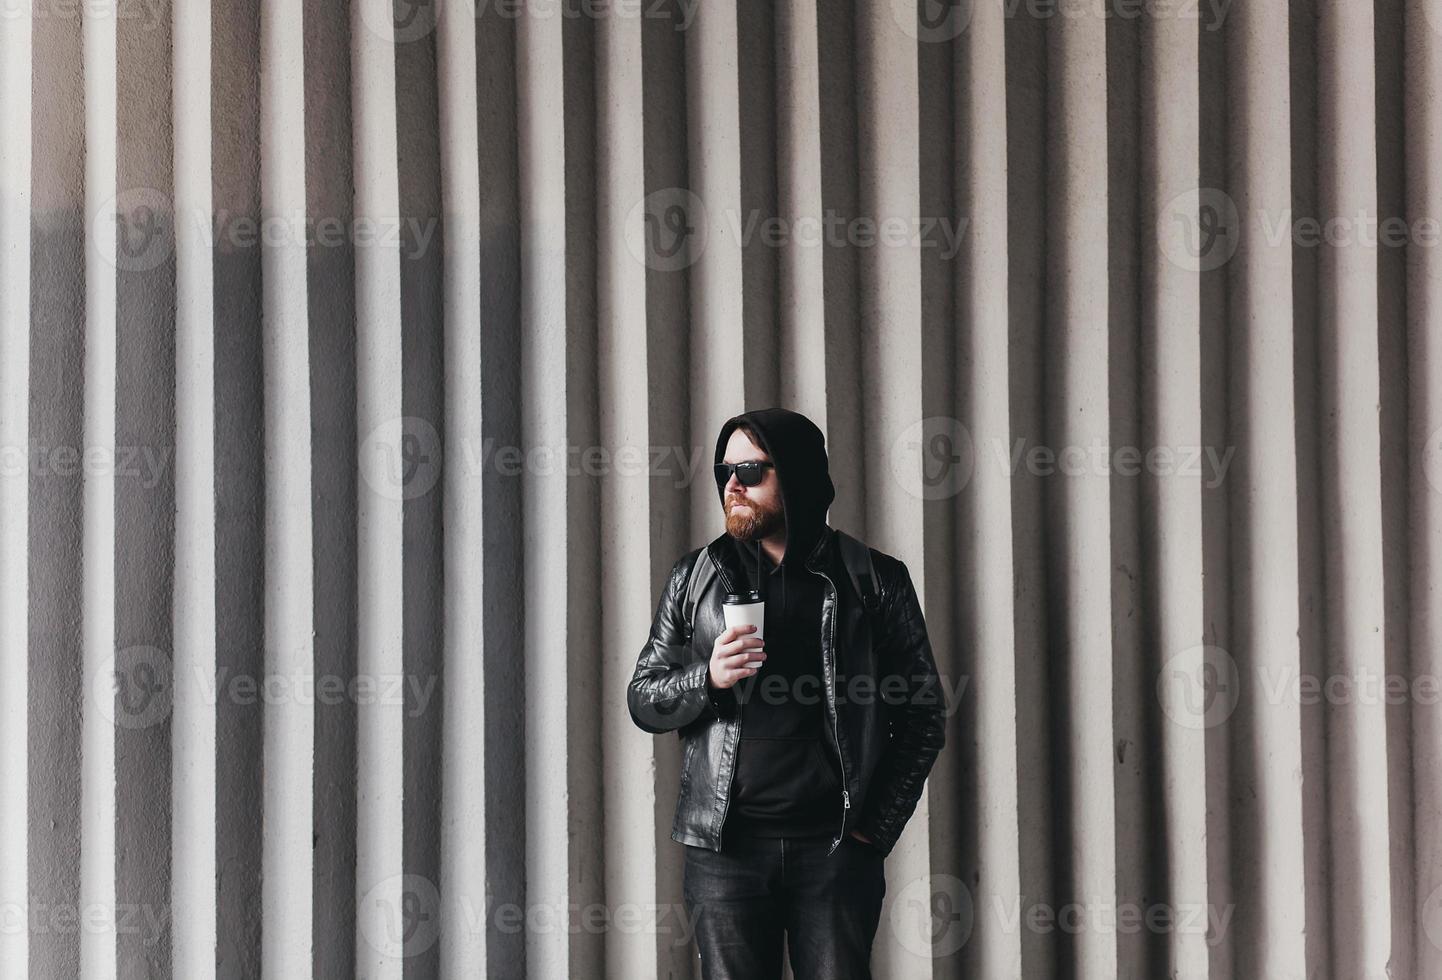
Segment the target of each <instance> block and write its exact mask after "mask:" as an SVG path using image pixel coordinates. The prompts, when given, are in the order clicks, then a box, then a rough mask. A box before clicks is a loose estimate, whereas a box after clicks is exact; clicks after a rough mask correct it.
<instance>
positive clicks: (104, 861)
mask: <svg viewBox="0 0 1442 980" xmlns="http://www.w3.org/2000/svg"><path fill="white" fill-rule="evenodd" d="M117 10H118V0H117V2H115V3H106V4H103V5H98V6H92V7H88V8H86V15H85V17H84V33H85V146H86V155H85V213H86V215H87V216H88V218H89V222H90V226H89V227H90V234H89V246H90V248H89V255H88V260H87V262H86V265H85V378H86V379H87V382H88V383H87V384H86V385H85V445H87V446H94V447H96V450H97V452H98V453H99V454H100V455H101V458H109V459H115V458H116V457H115V450H116V428H117V426H116V422H117V417H116V416H117V409H118V397H117V396H118V391H117V381H118V379H117V374H116V364H117V362H116V355H117V327H118V322H119V321H118V293H119V276H118V274H117V271H118V269H117V262H118V259H119V255H120V254H121V253H120V250H119V240H120V234H119V227H118V222H119V221H120V214H121V212H120V202H119V201H118V199H117V195H116V188H117V183H116V181H117V165H118V154H117V143H118V134H117V126H118V123H119V118H118V117H119V113H118V111H117V100H118V98H119V91H118V77H117V69H118V51H117V40H118V38H117V25H116V21H117V17H116V13H117ZM84 522H85V523H84V527H85V531H84V543H83V545H82V549H83V553H84V554H85V556H86V561H85V581H84V593H85V609H84V617H85V619H84V627H83V632H84V636H85V690H86V691H87V692H89V697H87V699H86V702H85V708H84V711H83V719H82V728H83V740H84V757H83V763H82V767H81V768H82V771H81V785H80V796H81V806H82V807H83V811H84V812H83V815H82V817H81V822H80V838H81V851H80V892H81V903H82V905H83V906H84V907H85V908H99V909H102V910H104V909H111V910H113V909H115V907H116V860H115V847H116V842H117V839H118V835H119V828H118V827H117V823H116V818H117V816H118V809H117V806H116V769H115V761H116V749H115V743H116V736H117V733H118V731H119V727H120V726H119V724H118V715H117V713H116V710H115V707H114V701H113V700H112V697H113V691H114V690H115V687H116V686H117V685H118V684H119V683H120V681H121V679H122V677H121V675H119V674H118V673H117V670H116V668H117V663H116V649H117V647H116V642H115V638H116V632H115V630H116V605H117V604H116V595H115V579H116V566H117V561H118V557H117V555H118V552H117V548H116V539H115V530H116V492H115V469H114V468H113V467H112V468H102V469H101V470H100V471H99V472H98V473H95V474H92V475H91V476H90V477H89V478H88V479H87V480H86V481H85V516H84ZM152 676H153V675H152ZM116 939H117V930H116V926H115V916H114V915H110V916H108V917H106V918H102V922H101V925H100V927H99V928H96V929H93V930H87V931H86V932H84V933H83V934H82V935H81V938H80V973H81V976H84V977H87V978H90V977H95V978H97V980H110V978H113V977H115V976H116V975H117V969H116V955H115V954H116Z"/></svg>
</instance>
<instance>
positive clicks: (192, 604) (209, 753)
mask: <svg viewBox="0 0 1442 980" xmlns="http://www.w3.org/2000/svg"><path fill="white" fill-rule="evenodd" d="M210 30H211V19H210V5H209V4H206V3H184V4H181V5H180V6H178V7H176V9H175V38H176V43H175V93H176V100H175V162H176V167H175V212H176V214H177V215H179V216H180V220H179V221H178V222H177V223H176V229H175V276H176V283H175V289H176V323H175V328H176V329H175V362H176V363H175V404H176V414H175V518H176V520H175V571H176V578H175V679H174V680H175V704H174V721H173V725H174V732H175V739H174V758H173V765H172V770H171V774H172V775H171V778H172V785H171V794H172V798H173V800H174V803H173V806H174V811H175V812H174V820H173V823H172V836H171V854H172V857H173V860H174V866H173V867H172V868H171V902H172V915H171V918H172V920H173V922H174V930H175V938H174V944H175V945H174V954H173V955H174V971H175V973H176V975H178V976H186V977H196V978H199V980H207V978H210V977H214V976H215V975H216V955H215V953H216V918H217V915H216V913H217V899H218V897H219V895H218V889H217V885H216V875H217V865H216V839H217V825H218V821H217V817H218V816H219V815H220V814H221V813H222V812H224V811H223V810H222V809H221V808H220V805H219V799H218V797H217V794H216V764H217V761H218V755H217V752H216V731H215V718H216V708H217V702H216V696H215V695H216V690H217V689H216V686H215V681H216V669H215V651H216V640H217V634H216V628H215V614H216V603H215V598H216V591H215V586H216V580H215V575H216V564H217V561H223V560H224V558H223V556H218V555H217V552H216V546H215V516H216V515H215V307H214V302H213V300H214V297H215V288H214V287H215V274H214V270H215V260H214V255H213V251H212V244H213V241H214V239H213V237H212V234H211V221H210V215H211V213H212V208H211V184H210V180H211V165H210V161H211V112H210V98H211V93H210V66H211V57H210V53H211V48H210Z"/></svg>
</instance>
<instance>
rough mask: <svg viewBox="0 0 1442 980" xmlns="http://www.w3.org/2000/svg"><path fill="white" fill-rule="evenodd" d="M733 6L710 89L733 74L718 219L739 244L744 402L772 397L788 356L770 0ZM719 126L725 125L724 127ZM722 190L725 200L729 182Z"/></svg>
mask: <svg viewBox="0 0 1442 980" xmlns="http://www.w3.org/2000/svg"><path fill="white" fill-rule="evenodd" d="M735 11H736V26H735V30H736V52H735V57H736V62H735V65H736V67H735V70H734V73H733V74H731V75H727V76H724V80H725V82H726V85H725V87H724V88H721V87H720V86H718V88H717V94H718V96H720V97H721V98H724V99H725V100H727V101H728V102H729V101H730V99H731V98H732V97H733V95H732V89H731V84H730V83H731V80H732V78H733V77H734V80H735V85H736V88H735V94H734V97H735V99H736V123H735V126H736V130H735V140H736V156H737V167H738V171H737V176H738V178H739V180H738V187H737V197H736V199H735V203H736V204H737V205H738V207H739V210H738V212H737V217H736V218H735V219H734V220H733V219H732V218H731V217H730V215H727V216H726V225H727V228H728V231H727V235H728V236H729V237H730V238H731V240H732V241H734V242H735V244H736V246H737V247H739V248H740V250H741V280H742V282H741V319H740V320H739V321H738V323H737V324H734V325H733V329H734V327H735V326H737V325H739V326H740V328H741V330H742V336H743V337H744V338H745V345H744V347H743V349H742V350H743V357H744V358H745V360H746V377H745V385H746V401H747V404H766V405H773V404H775V403H776V396H777V391H778V386H779V384H780V374H781V369H782V366H783V365H784V364H787V363H789V362H787V361H785V360H783V358H782V356H781V354H782V350H781V335H780V334H779V332H778V331H777V326H778V323H779V311H778V309H777V307H778V294H777V285H778V278H777V277H778V266H779V263H780V258H779V256H780V251H781V249H780V245H779V242H780V241H783V240H784V238H781V237H780V236H777V235H775V234H774V232H773V230H772V229H778V228H779V229H781V231H782V234H783V235H784V234H786V229H785V227H784V226H783V225H780V224H779V206H778V188H777V176H778V174H777V161H776V156H777V136H778V134H777V129H776V119H777V113H778V111H779V110H778V106H777V87H776V82H777V75H778V68H777V64H776V58H777V54H778V43H779V42H778V37H777V31H776V27H777V24H776V0H738V2H737V3H736V5H735ZM728 14H729V11H728ZM721 80H722V79H717V81H721ZM718 121H719V120H718ZM723 132H727V133H729V132H730V127H729V126H728V127H727V129H726V130H723ZM729 152H730V151H729V148H728V150H727V153H728V156H729ZM728 166H729V162H728ZM726 193H727V203H729V202H730V192H729V190H728V191H727V192H726Z"/></svg>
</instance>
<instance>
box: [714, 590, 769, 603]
mask: <svg viewBox="0 0 1442 980" xmlns="http://www.w3.org/2000/svg"><path fill="white" fill-rule="evenodd" d="M760 601H761V593H760V592H756V591H751V592H742V593H741V594H740V595H737V594H735V593H731V594H729V595H727V596H726V598H725V599H723V600H722V603H723V604H724V605H727V606H744V605H750V604H751V603H753V602H760Z"/></svg>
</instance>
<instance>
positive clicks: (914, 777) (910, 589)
mask: <svg viewBox="0 0 1442 980" xmlns="http://www.w3.org/2000/svg"><path fill="white" fill-rule="evenodd" d="M897 564H898V566H899V574H898V575H897V582H896V586H895V587H894V589H893V590H892V596H891V597H890V598H891V601H890V602H888V603H887V604H886V606H885V609H886V613H885V616H884V619H883V621H882V624H881V636H880V639H879V645H878V647H877V673H878V676H877V681H878V691H879V695H878V696H882V697H884V698H885V700H886V705H885V711H886V717H887V729H888V743H887V748H886V750H885V751H884V752H883V754H882V757H881V761H880V763H879V764H878V765H877V768H876V772H875V773H874V774H873V776H872V780H871V786H870V789H869V791H868V793H867V798H866V804H865V807H864V809H863V812H862V815H861V819H860V821H859V822H858V825H857V827H858V829H859V830H860V831H861V832H862V833H863V834H865V835H866V836H867V837H869V838H871V840H872V843H873V844H874V845H875V846H876V847H877V848H878V849H879V850H880V851H881V852H882V853H883V854H887V853H890V851H891V849H892V848H893V847H894V846H896V841H897V838H899V837H900V836H901V831H902V828H904V827H905V826H906V822H907V821H908V820H910V819H911V815H912V813H913V812H915V810H916V803H917V801H918V800H919V799H920V798H921V791H922V788H923V786H924V785H925V783H926V777H927V775H928V774H929V773H930V772H931V767H932V764H933V763H935V762H936V757H937V756H938V755H939V754H940V753H941V749H942V747H943V746H944V745H945V744H946V706H945V704H944V703H943V699H942V697H941V684H940V677H939V675H938V673H937V669H936V660H935V658H934V657H933V656H932V653H931V641H930V640H929V639H928V638H927V635H926V621H925V620H924V618H923V617H922V613H921V603H920V601H919V600H918V599H917V595H916V587H915V586H914V585H913V584H912V581H911V573H910V572H909V571H908V570H907V568H906V565H905V564H904V563H901V562H898V563H897ZM893 677H899V678H904V679H905V682H906V683H905V688H904V691H905V693H903V694H900V695H898V694H897V693H896V691H895V690H892V689H890V688H889V686H888V685H896V687H897V688H898V689H899V688H900V687H901V685H900V684H899V683H898V682H897V681H894V680H888V679H889V678H893Z"/></svg>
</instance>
